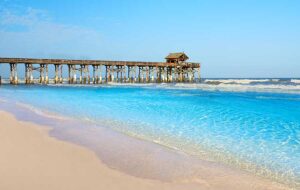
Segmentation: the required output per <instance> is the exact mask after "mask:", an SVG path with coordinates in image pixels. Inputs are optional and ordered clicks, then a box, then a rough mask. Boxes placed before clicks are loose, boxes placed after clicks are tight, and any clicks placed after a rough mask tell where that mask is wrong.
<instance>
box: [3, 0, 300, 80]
mask: <svg viewBox="0 0 300 190" xmlns="http://www.w3.org/2000/svg"><path fill="white" fill-rule="evenodd" d="M299 10H300V2H299V1H296V0H294V1H293V0H291V1H288V2H284V1H279V0H274V1H271V0H265V1H258V0H252V1H250V0H249V1H248V0H246V1H233V0H230V1H217V0H212V1H208V0H207V1H205V0H203V1H196V0H191V1H179V0H175V1H171V0H161V1H159V0H153V1H141V0H140V1H139V0H138V1H133V0H127V1H121V0H115V1H96V0H91V1H88V2H87V1H79V0H75V1H71V0H66V1H63V2H62V1H56V0H52V1H47V0H45V1H38V0H28V1H21V0H0V36H1V37H0V57H32V58H68V59H101V60H133V61H135V60H136V61H164V57H165V56H166V55H167V54H168V53H170V52H182V51H184V52H185V53H186V54H187V55H188V56H189V57H190V60H189V61H191V62H200V63H201V64H202V77H204V78H299V77H300V69H299V68H300V54H299V50H300V35H299V34H300V12H299ZM2 67H3V66H0V73H3V72H4V74H7V72H8V70H6V69H5V70H6V71H4V69H2Z"/></svg>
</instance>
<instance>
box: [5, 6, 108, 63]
mask: <svg viewBox="0 0 300 190" xmlns="http://www.w3.org/2000/svg"><path fill="white" fill-rule="evenodd" d="M20 28H21V29H20ZM0 36H1V38H0V56H1V57H59V58H79V57H86V58H88V57H97V55H99V52H103V51H105V49H106V48H105V46H106V45H105V43H104V40H103V36H102V35H101V33H100V32H99V31H96V30H93V29H89V28H84V27H81V26H76V25H69V24H63V23H57V22H54V21H52V20H51V17H50V16H49V15H48V14H47V12H46V11H44V10H39V9H34V8H30V7H29V8H26V9H25V10H23V11H11V10H8V9H6V10H5V9H4V10H1V11H0Z"/></svg>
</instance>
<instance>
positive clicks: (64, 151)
mask: <svg viewBox="0 0 300 190" xmlns="http://www.w3.org/2000/svg"><path fill="white" fill-rule="evenodd" d="M49 130H50V129H47V128H45V127H41V126H38V125H35V124H32V123H28V122H21V121H18V120H16V119H15V118H14V116H13V115H11V114H9V113H6V112H3V111H0V189H1V190H20V189H22V190H47V189H49V190H50V189H51V190H76V189H78V190H79V189H80V190H92V189H97V190H100V189H139V190H143V189H151V190H152V189H172V190H176V189H197V190H201V189H270V190H271V189H272V190H273V189H286V188H285V187H282V186H281V187H280V185H279V184H277V183H273V182H270V181H267V180H263V179H259V178H256V177H247V176H246V177H245V176H241V177H238V176H235V177H231V178H230V177H229V178H228V177H223V178H222V177H220V176H219V177H216V178H211V180H210V181H207V180H205V179H195V180H192V181H190V180H189V181H180V182H179V181H178V182H172V183H171V182H170V183H167V182H162V181H159V180H150V179H144V178H138V177H134V176H131V175H128V174H126V173H123V172H120V171H118V170H114V169H111V168H109V167H107V165H105V164H104V163H102V162H101V161H100V160H99V159H98V157H97V156H96V155H95V154H94V153H93V152H92V151H90V150H89V149H86V148H83V147H81V146H78V145H74V144H71V143H68V142H64V141H59V140H57V139H55V138H53V137H49V136H48V131H49ZM120 159H121V158H120Z"/></svg>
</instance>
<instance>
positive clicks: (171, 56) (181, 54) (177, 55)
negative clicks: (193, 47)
mask: <svg viewBox="0 0 300 190" xmlns="http://www.w3.org/2000/svg"><path fill="white" fill-rule="evenodd" d="M179 58H183V59H185V60H187V59H189V57H188V56H187V55H186V54H185V53H184V52H179V53H170V54H169V55H168V56H167V57H166V58H165V59H179Z"/></svg>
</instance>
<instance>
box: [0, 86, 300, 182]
mask: <svg viewBox="0 0 300 190" xmlns="http://www.w3.org/2000/svg"><path fill="white" fill-rule="evenodd" d="M0 99H5V100H8V101H10V102H18V103H23V104H27V105H31V106H33V107H34V108H35V109H38V110H42V111H47V112H52V113H55V114H57V115H62V116H67V117H73V118H76V119H81V120H85V121H87V122H91V123H93V124H97V125H99V126H105V127H110V128H113V129H114V130H118V131H121V132H123V133H126V134H128V135H131V136H136V137H139V138H142V139H146V140H149V141H153V142H156V143H159V144H162V145H165V146H168V147H172V148H175V149H179V150H181V151H184V152H186V153H189V154H192V155H196V156H199V157H201V158H204V159H209V160H214V161H218V162H222V163H225V164H228V165H231V166H233V167H237V168H242V169H244V170H247V171H250V172H253V173H256V174H258V175H263V176H269V177H271V178H275V179H277V180H279V181H283V182H287V183H291V184H293V185H296V186H299V184H300V94H291V93H290V94H287V93H270V92H269V93H264V92H221V91H204V90H200V89H168V88H158V87H157V86H150V87H124V86H122V87H121V86H118V87H117V86H115V87H114V86H102V87H99V86H98V87H93V86H90V87H70V86H69V87H66V86H24V85H20V86H9V85H4V86H2V87H0Z"/></svg>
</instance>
